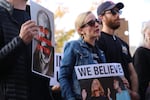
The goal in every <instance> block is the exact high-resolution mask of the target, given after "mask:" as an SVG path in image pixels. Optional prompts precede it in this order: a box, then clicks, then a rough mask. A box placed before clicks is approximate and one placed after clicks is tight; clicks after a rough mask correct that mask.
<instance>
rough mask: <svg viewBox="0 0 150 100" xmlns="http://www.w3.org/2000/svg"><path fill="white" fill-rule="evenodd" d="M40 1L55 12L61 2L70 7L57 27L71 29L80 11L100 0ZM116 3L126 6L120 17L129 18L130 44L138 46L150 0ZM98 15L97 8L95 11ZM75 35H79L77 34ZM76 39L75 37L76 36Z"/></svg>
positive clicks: (118, 0) (57, 22)
mask: <svg viewBox="0 0 150 100" xmlns="http://www.w3.org/2000/svg"><path fill="white" fill-rule="evenodd" d="M34 1H35V0H34ZM41 1H42V2H41V3H40V4H41V5H43V6H44V7H45V8H47V9H49V10H51V11H52V12H53V13H55V11H56V9H57V7H58V6H59V5H60V4H61V5H62V6H63V7H66V8H69V11H68V12H67V13H66V14H65V16H64V17H63V18H62V19H57V20H55V22H54V23H56V24H57V27H56V28H57V29H64V30H66V31H67V30H69V29H72V28H74V21H75V18H76V17H77V15H78V14H79V13H80V12H83V11H87V10H88V9H89V7H91V4H92V2H97V3H99V1H100V0H41ZM104 1H106V0H104ZM111 1H113V2H115V3H117V2H123V3H124V5H125V7H124V8H123V9H122V11H123V13H122V15H121V16H120V17H122V18H125V19H126V20H128V28H129V32H128V34H129V45H130V46H135V47H137V46H138V45H139V43H140V41H141V26H142V23H143V22H144V21H147V20H150V13H149V9H150V6H149V5H150V0H111ZM93 13H94V14H95V15H96V10H95V11H93ZM75 37H78V35H77V34H75ZM74 39H75V38H74Z"/></svg>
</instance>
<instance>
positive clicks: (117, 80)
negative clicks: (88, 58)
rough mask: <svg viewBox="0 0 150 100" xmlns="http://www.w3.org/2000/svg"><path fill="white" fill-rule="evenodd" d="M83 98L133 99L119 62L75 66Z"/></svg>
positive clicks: (98, 99)
mask: <svg viewBox="0 0 150 100" xmlns="http://www.w3.org/2000/svg"><path fill="white" fill-rule="evenodd" d="M75 71H76V74H77V78H78V80H79V83H80V86H81V91H82V98H83V100H131V99H130V95H129V92H128V90H127V88H126V85H125V84H123V80H124V79H125V77H124V72H123V69H122V66H121V65H120V64H119V63H104V64H91V65H83V66H75Z"/></svg>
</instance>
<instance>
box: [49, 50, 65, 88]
mask: <svg viewBox="0 0 150 100" xmlns="http://www.w3.org/2000/svg"><path fill="white" fill-rule="evenodd" d="M54 59H55V60H54V77H51V81H50V86H53V85H59V82H58V74H59V67H60V66H61V60H62V54H61V53H55V57H54Z"/></svg>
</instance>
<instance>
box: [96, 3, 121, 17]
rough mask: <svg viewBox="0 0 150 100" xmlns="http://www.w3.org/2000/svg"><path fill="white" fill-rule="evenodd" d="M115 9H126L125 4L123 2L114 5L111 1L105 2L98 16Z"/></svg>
mask: <svg viewBox="0 0 150 100" xmlns="http://www.w3.org/2000/svg"><path fill="white" fill-rule="evenodd" d="M113 8H117V9H118V10H120V9H122V8H124V4H123V3H122V2H119V3H116V4H115V3H114V2H111V1H106V2H103V3H102V4H101V5H99V6H98V8H97V15H98V16H99V15H103V14H104V13H105V11H108V10H111V9H113Z"/></svg>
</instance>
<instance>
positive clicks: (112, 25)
mask: <svg viewBox="0 0 150 100" xmlns="http://www.w3.org/2000/svg"><path fill="white" fill-rule="evenodd" d="M107 25H108V27H110V28H111V29H113V30H116V29H118V28H119V27H120V23H115V22H112V21H108V22H107Z"/></svg>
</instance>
